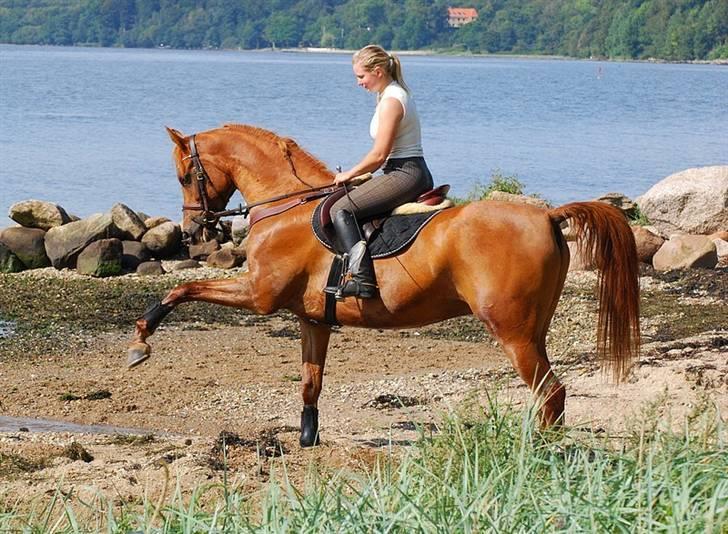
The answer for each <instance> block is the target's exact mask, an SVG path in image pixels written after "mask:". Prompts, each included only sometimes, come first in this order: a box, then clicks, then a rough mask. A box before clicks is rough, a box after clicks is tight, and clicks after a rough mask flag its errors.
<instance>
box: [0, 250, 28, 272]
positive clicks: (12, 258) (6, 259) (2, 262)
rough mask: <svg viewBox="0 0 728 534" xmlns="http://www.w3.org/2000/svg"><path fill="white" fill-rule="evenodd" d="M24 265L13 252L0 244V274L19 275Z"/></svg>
mask: <svg viewBox="0 0 728 534" xmlns="http://www.w3.org/2000/svg"><path fill="white" fill-rule="evenodd" d="M23 269H25V265H23V262H22V261H20V259H19V258H18V257H17V256H16V255H15V254H13V251H12V250H10V249H9V248H8V247H6V246H5V245H3V244H2V243H0V273H19V272H20V271H22V270H23Z"/></svg>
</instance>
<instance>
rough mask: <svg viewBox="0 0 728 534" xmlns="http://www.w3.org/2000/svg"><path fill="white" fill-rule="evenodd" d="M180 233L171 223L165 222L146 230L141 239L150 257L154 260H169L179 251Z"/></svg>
mask: <svg viewBox="0 0 728 534" xmlns="http://www.w3.org/2000/svg"><path fill="white" fill-rule="evenodd" d="M181 239H182V232H181V230H180V229H179V226H178V225H176V224H174V223H172V222H165V223H162V224H160V225H159V226H155V227H154V228H150V229H149V230H147V233H146V234H144V236H143V237H142V243H144V244H145V245H146V247H147V248H148V249H149V252H150V253H151V254H152V256H154V257H156V258H169V257H171V256H173V255H174V254H176V253H177V252H178V251H179V247H180V243H181Z"/></svg>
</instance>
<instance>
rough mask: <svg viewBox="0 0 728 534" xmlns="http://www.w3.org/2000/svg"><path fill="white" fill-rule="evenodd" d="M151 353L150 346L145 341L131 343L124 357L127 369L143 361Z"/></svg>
mask: <svg viewBox="0 0 728 534" xmlns="http://www.w3.org/2000/svg"><path fill="white" fill-rule="evenodd" d="M151 354H152V348H151V347H150V346H149V345H147V344H146V343H132V344H131V345H129V351H128V353H127V357H126V365H127V367H128V368H129V369H131V368H132V367H135V366H137V365H139V364H140V363H142V362H143V361H145V360H146V359H147V358H149V356H150V355H151Z"/></svg>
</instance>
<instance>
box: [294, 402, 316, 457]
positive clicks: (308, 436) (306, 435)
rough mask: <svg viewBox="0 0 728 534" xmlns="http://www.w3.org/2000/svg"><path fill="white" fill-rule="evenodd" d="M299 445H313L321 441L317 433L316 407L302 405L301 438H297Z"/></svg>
mask: <svg viewBox="0 0 728 534" xmlns="http://www.w3.org/2000/svg"><path fill="white" fill-rule="evenodd" d="M298 443H299V444H300V445H301V447H313V446H314V445H318V444H319V443H321V440H320V439H319V433H318V408H316V406H304V407H303V411H302V412H301V438H300V439H299V440H298Z"/></svg>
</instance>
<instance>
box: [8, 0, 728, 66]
mask: <svg viewBox="0 0 728 534" xmlns="http://www.w3.org/2000/svg"><path fill="white" fill-rule="evenodd" d="M453 6H455V7H474V8H476V9H477V10H478V19H477V20H476V21H475V22H471V23H469V24H466V25H464V26H462V27H460V28H451V27H449V26H448V22H447V8H448V7H453ZM0 42H2V43H16V44H48V45H86V46H121V47H145V48H150V47H159V46H164V47H171V48H226V49H258V48H270V47H278V48H281V47H331V48H347V49H355V48H359V47H361V46H363V45H365V44H368V43H379V44H381V45H383V46H384V47H386V48H392V49H397V50H415V49H431V50H438V51H443V52H448V51H452V52H475V53H516V54H550V55H564V56H572V57H598V58H610V59H619V58H623V59H648V58H655V59H664V60H673V61H685V60H714V59H721V58H722V59H725V58H728V0H707V1H696V0H646V1H640V0H631V1H628V2H625V1H622V0H480V1H473V2H465V3H458V2H444V1H441V0H435V1H424V0H175V1H172V0H0Z"/></svg>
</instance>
